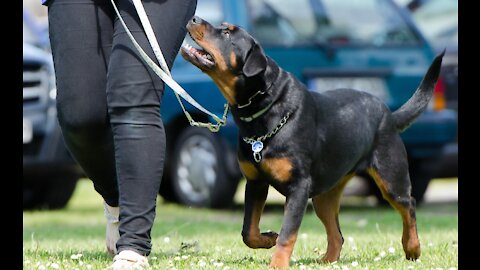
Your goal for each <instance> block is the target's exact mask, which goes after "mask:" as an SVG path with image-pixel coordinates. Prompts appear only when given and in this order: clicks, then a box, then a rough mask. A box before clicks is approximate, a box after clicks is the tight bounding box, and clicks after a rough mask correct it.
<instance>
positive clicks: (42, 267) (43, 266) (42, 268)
mask: <svg viewBox="0 0 480 270" xmlns="http://www.w3.org/2000/svg"><path fill="white" fill-rule="evenodd" d="M38 269H39V270H45V269H47V268H46V267H45V265H43V264H40V265H39V266H38Z"/></svg>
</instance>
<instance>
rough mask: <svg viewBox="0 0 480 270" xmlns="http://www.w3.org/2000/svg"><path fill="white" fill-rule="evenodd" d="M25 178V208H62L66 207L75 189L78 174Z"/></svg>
mask: <svg viewBox="0 0 480 270" xmlns="http://www.w3.org/2000/svg"><path fill="white" fill-rule="evenodd" d="M29 178H31V179H28V180H25V179H24V187H23V209H24V210H32V209H52V210H53V209H61V208H63V207H65V206H66V205H67V203H68V201H69V200H70V198H71V197H72V195H73V192H74V191H75V187H76V184H77V181H78V175H76V174H68V173H67V174H54V175H42V176H37V177H35V179H33V177H32V176H31V177H29Z"/></svg>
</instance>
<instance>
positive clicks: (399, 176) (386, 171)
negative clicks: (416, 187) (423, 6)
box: [367, 134, 420, 260]
mask: <svg viewBox="0 0 480 270" xmlns="http://www.w3.org/2000/svg"><path fill="white" fill-rule="evenodd" d="M367 172H368V174H369V175H370V176H371V177H372V178H373V179H374V180H375V183H376V184H377V186H378V187H379V188H380V191H381V192H382V196H383V198H384V199H385V200H387V201H388V202H389V203H390V205H391V206H392V207H393V208H395V209H396V210H397V211H398V212H399V213H400V216H401V217H402V220H403V234H402V245H403V250H404V251H405V255H406V258H407V259H408V260H416V259H417V258H418V257H420V241H419V240H418V235H417V222H416V216H415V198H413V197H411V195H410V192H411V183H410V176H409V174H408V161H407V153H406V150H405V146H404V145H403V142H402V140H401V138H400V136H399V135H398V134H393V135H389V136H385V137H383V138H379V141H378V144H377V148H376V149H375V150H374V155H373V160H372V166H371V167H370V168H368V170H367Z"/></svg>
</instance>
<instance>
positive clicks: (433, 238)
mask: <svg viewBox="0 0 480 270" xmlns="http://www.w3.org/2000/svg"><path fill="white" fill-rule="evenodd" d="M240 192H241V190H240ZM240 196H241V195H240ZM236 198H237V199H236V201H241V199H238V197H236ZM101 202H102V201H101V198H100V196H99V195H97V194H96V193H95V191H94V190H93V186H92V184H91V182H90V181H89V180H81V181H79V183H78V185H77V188H76V190H75V194H74V196H73V198H72V199H71V201H70V202H69V204H68V206H67V207H66V208H65V209H62V210H55V211H25V212H24V213H23V269H105V268H106V267H108V266H109V265H110V264H111V261H112V259H111V258H110V257H109V256H108V255H107V254H106V249H105V238H104V237H105V222H104V218H103V208H102V204H101ZM242 207H243V206H242V205H241V204H239V205H237V207H235V208H234V209H232V210H225V211H223V210H222V211H219V210H216V211H214V210H207V209H195V208H188V207H182V206H179V205H175V204H169V203H165V202H163V201H162V200H161V199H159V201H158V207H157V217H156V221H155V225H154V228H153V229H152V238H153V239H152V244H153V249H152V254H150V256H149V262H150V265H151V266H152V269H266V268H267V266H268V264H269V260H270V257H271V255H272V253H273V249H270V250H253V249H250V248H248V247H246V246H245V245H244V244H243V242H242V240H241V236H240V231H241V227H242V220H243V210H242ZM282 214H283V209H282V205H281V204H279V203H278V202H275V200H274V202H271V203H269V204H268V205H267V207H266V209H265V213H264V215H263V216H262V221H261V229H262V230H268V229H271V230H273V231H277V232H278V231H279V230H280V226H281V222H282V218H283V215H282ZM340 223H341V226H342V232H343V236H344V237H345V243H344V245H343V249H342V254H341V257H340V260H339V261H338V262H336V263H333V264H320V263H318V262H317V259H318V258H320V257H321V255H322V254H323V252H324V251H325V248H326V235H325V230H324V227H323V225H321V223H320V221H319V220H318V219H317V218H316V216H315V214H314V213H313V210H312V207H311V206H310V205H309V207H308V209H307V213H306V214H305V217H304V219H303V222H302V226H301V228H300V233H299V237H298V240H297V243H296V245H295V249H294V254H293V256H292V261H291V269H386V270H387V269H392V270H397V269H444V270H448V269H457V268H458V245H457V241H458V226H457V225H458V206H457V203H456V202H453V203H446V204H442V203H437V204H425V205H423V206H421V207H419V208H418V210H417V224H418V225H417V226H418V231H419V238H420V242H421V244H422V256H421V257H420V260H418V261H416V262H412V261H407V260H405V255H404V253H403V249H402V246H401V240H400V239H401V234H402V224H401V219H400V217H399V215H398V214H397V213H396V212H395V211H394V210H393V209H391V208H377V207H372V206H371V205H370V204H369V203H368V200H365V199H358V198H350V197H348V198H345V199H344V200H343V201H342V209H341V211H340Z"/></svg>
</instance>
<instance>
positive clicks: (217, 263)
mask: <svg viewBox="0 0 480 270" xmlns="http://www.w3.org/2000/svg"><path fill="white" fill-rule="evenodd" d="M213 266H215V267H222V266H223V262H214V263H213Z"/></svg>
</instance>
